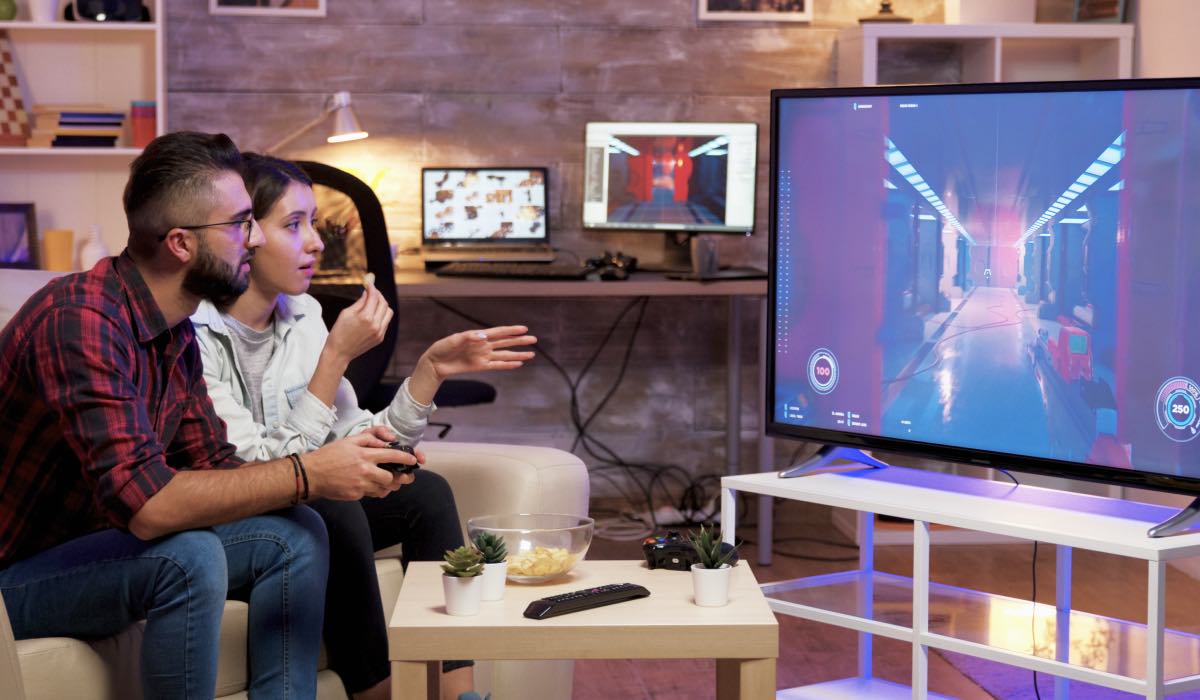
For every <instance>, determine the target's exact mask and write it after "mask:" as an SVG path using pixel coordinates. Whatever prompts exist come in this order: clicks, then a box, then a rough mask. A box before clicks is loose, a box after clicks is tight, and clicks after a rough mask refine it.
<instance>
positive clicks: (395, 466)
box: [379, 442, 421, 474]
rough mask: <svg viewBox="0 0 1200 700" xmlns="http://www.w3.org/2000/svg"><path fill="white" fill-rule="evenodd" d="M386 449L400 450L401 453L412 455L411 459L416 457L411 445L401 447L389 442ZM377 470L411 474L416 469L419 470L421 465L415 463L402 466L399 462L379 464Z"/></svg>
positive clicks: (398, 444) (397, 443) (396, 443)
mask: <svg viewBox="0 0 1200 700" xmlns="http://www.w3.org/2000/svg"><path fill="white" fill-rule="evenodd" d="M388 447H390V448H392V449H393V450H400V451H401V452H407V453H409V454H410V455H412V456H413V457H416V456H417V453H416V451H415V450H413V448H412V445H402V444H400V443H399V442H389V443H388ZM379 468H380V469H386V470H388V471H390V472H395V473H397V474H412V473H413V472H414V471H416V470H417V469H420V468H421V465H420V464H416V463H413V464H402V463H400V462H381V463H380V464H379Z"/></svg>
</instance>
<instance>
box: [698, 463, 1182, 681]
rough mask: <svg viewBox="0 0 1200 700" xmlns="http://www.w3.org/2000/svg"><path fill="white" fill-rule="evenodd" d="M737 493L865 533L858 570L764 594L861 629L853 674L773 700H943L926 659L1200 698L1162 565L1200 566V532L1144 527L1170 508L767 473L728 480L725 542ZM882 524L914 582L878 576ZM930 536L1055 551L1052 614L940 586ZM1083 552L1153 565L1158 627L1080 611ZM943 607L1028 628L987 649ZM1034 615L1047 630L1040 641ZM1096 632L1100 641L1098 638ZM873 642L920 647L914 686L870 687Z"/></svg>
mask: <svg viewBox="0 0 1200 700" xmlns="http://www.w3.org/2000/svg"><path fill="white" fill-rule="evenodd" d="M739 491H741V492H747V493H755V494H759V495H763V496H772V497H777V498H788V499H792V500H797V501H805V502H809V503H819V504H823V505H828V506H833V507H836V508H848V509H851V510H855V511H858V520H859V531H860V532H861V533H862V536H861V537H860V542H861V548H860V550H859V568H858V569H857V570H854V571H847V572H842V573H835V574H827V575H823V576H814V577H810V578H805V579H797V580H793V581H783V582H778V583H769V584H764V585H763V592H764V593H765V594H766V595H767V600H768V602H769V603H770V605H771V608H772V609H773V610H774V611H775V612H777V613H780V614H784V615H794V616H797V617H803V618H805V619H809V620H815V621H818V622H825V623H828V624H832V625H837V626H839V627H845V628H849V629H854V630H858V631H859V633H860V634H859V645H858V677H856V678H850V679H844V680H840V681H833V682H831V683H822V684H819V685H814V686H806V687H804V688H794V689H791V690H781V691H779V693H778V695H777V697H778V698H781V699H782V698H786V699H787V700H798V699H800V698H830V697H838V698H842V697H863V698H882V697H889V698H890V697H908V696H909V695H910V693H911V697H913V698H916V699H923V698H927V697H937V696H931V695H930V694H929V691H928V650H929V649H930V648H933V649H942V650H945V651H951V652H956V653H959V654H965V655H968V656H975V657H980V658H985V659H989V660H992V661H998V662H1001V663H1006V664H1010V665H1013V666H1018V667H1021V668H1025V669H1030V670H1034V671H1038V672H1041V673H1046V674H1049V675H1052V676H1054V677H1055V697H1056V698H1058V699H1059V700H1063V699H1064V698H1067V697H1068V692H1069V689H1068V679H1073V680H1077V681H1082V682H1085V683H1091V684H1095V685H1099V686H1104V687H1108V688H1114V689H1117V690H1121V691H1125V692H1128V693H1134V694H1137V695H1142V696H1145V697H1147V698H1163V697H1166V696H1167V695H1168V694H1173V693H1180V692H1184V691H1187V690H1196V689H1200V637H1197V636H1195V635H1189V634H1184V633H1180V632H1175V631H1172V630H1167V629H1165V626H1164V614H1163V609H1164V605H1165V597H1166V596H1165V594H1166V565H1167V562H1168V561H1171V560H1176V559H1183V558H1187V557H1194V556H1200V533H1195V534H1184V535H1178V536H1174V537H1166V538H1150V537H1148V536H1147V535H1146V529H1147V527H1148V526H1150V525H1153V524H1154V523H1157V522H1161V521H1162V520H1164V519H1165V518H1166V517H1169V516H1170V515H1171V514H1172V513H1174V512H1175V511H1174V510H1172V509H1170V508H1164V507H1161V506H1153V505H1146V504H1141V503H1133V502H1129V501H1121V500H1117V499H1110V498H1102V497H1098V496H1088V495H1082V494H1074V493H1067V492H1063V491H1054V490H1050V489H1042V488H1037V487H1033V486H1019V487H1018V486H1015V485H1013V484H1004V483H1000V482H993V481H987V480H984V479H972V478H969V477H963V476H956V475H953V474H940V473H933V472H922V471H917V470H913V469H906V468H903V467H888V468H886V469H870V470H864V471H856V472H848V473H826V474H814V475H811V476H804V477H800V478H793V479H781V478H779V476H778V472H768V473H765V474H749V475H743V476H727V477H724V478H722V479H721V523H722V527H723V529H724V530H723V532H724V538H725V541H727V542H731V541H732V540H733V536H734V532H735V531H736V527H737V522H736V517H737V515H736V512H735V511H736V507H735V506H736V495H737V493H738V492H739ZM874 514H882V515H890V516H895V517H899V518H906V519H909V520H912V521H913V577H912V578H911V579H909V578H907V577H902V576H895V575H892V574H886V573H882V572H877V571H875V566H874V542H873V533H874ZM931 525H949V526H952V527H958V528H965V529H968V530H975V531H979V532H987V533H993V534H999V535H1006V536H1009V537H1015V538H1020V539H1024V540H1036V541H1038V542H1045V543H1048V544H1053V545H1056V547H1057V555H1058V556H1057V565H1056V573H1057V576H1056V586H1055V605H1054V606H1050V605H1045V604H1038V605H1036V606H1035V605H1034V604H1033V603H1031V602H1030V601H1027V600H1018V599H1013V598H1008V597H1005V596H998V595H993V594H988V593H981V592H977V591H969V590H965V589H962V588H956V587H952V586H946V585H943V584H938V583H934V582H931V581H930V580H929V544H930V542H929V530H930V526H931ZM1074 548H1081V549H1087V550H1092V551H1097V552H1106V553H1109V554H1115V555H1118V556H1123V557H1131V558H1134V559H1142V560H1145V561H1146V563H1147V590H1148V594H1147V601H1146V609H1147V620H1148V621H1149V624H1146V625H1143V624H1140V623H1133V622H1127V621H1123V620H1115V619H1112V618H1107V617H1101V616H1097V615H1091V614H1088V613H1083V612H1079V611H1072V610H1071V552H1072V549H1074ZM941 603H947V604H950V603H953V604H954V605H955V606H956V608H955V609H958V610H963V611H965V612H963V613H962V614H964V615H973V614H978V615H981V616H987V615H991V614H996V613H998V612H1000V613H1003V612H1005V611H1007V612H1011V613H1013V614H1014V615H1024V616H1025V618H1024V619H1026V620H1029V624H1028V625H1020V626H1019V628H1015V627H1013V626H1012V625H1009V626H1004V633H1005V634H1004V635H1003V638H1002V639H1000V638H989V637H988V631H989V629H990V628H989V627H988V626H987V625H982V626H981V630H980V631H978V632H975V631H972V632H958V633H957V634H956V630H955V629H953V627H954V625H953V619H952V618H950V619H943V618H946V617H947V616H937V617H938V620H937V621H936V622H933V623H931V616H930V610H931V608H936V607H938V606H939V604H941ZM1035 614H1036V619H1037V627H1038V630H1039V632H1038V636H1037V637H1036V638H1031V630H1032V628H1033V626H1034V625H1033V618H1032V617H1031V616H1032V615H1035ZM1022 629H1023V630H1024V632H1021V630H1022ZM1097 630H1103V631H1104V634H1103V635H1101V636H1100V637H1097V636H1096V632H1097ZM872 635H882V636H885V637H889V638H892V639H897V640H901V641H906V642H909V643H910V644H912V648H913V654H912V679H913V680H912V687H911V689H909V688H904V687H902V686H897V685H896V684H894V683H889V682H887V681H883V680H879V679H875V678H873V677H872V670H871V643H872ZM1097 639H1100V640H1101V641H1100V643H1101V647H1100V648H1099V649H1097V646H1096V645H1097ZM1131 651H1132V653H1131ZM1031 652H1032V653H1031ZM1143 653H1144V659H1145V661H1144V664H1137V663H1136V662H1134V663H1131V662H1130V659H1129V657H1131V656H1136V655H1141V654H1143ZM1085 657H1086V658H1085Z"/></svg>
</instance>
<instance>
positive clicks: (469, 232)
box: [421, 167, 549, 245]
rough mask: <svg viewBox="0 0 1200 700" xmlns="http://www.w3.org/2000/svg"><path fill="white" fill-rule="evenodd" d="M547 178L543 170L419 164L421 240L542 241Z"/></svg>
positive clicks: (546, 224)
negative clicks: (427, 165)
mask: <svg viewBox="0 0 1200 700" xmlns="http://www.w3.org/2000/svg"><path fill="white" fill-rule="evenodd" d="M546 180H547V177H546V169H545V168H524V167H523V168H507V167H506V168H495V167H494V168H463V167H455V168H446V167H443V168H423V169H422V170H421V202H422V206H421V214H422V215H421V220H422V225H421V239H422V242H423V243H424V244H426V245H431V244H434V245H436V244H442V243H452V242H457V241H480V240H486V241H489V242H493V243H500V244H505V243H516V244H532V243H544V242H546V240H547V238H548V235H549V220H548V216H547V214H546Z"/></svg>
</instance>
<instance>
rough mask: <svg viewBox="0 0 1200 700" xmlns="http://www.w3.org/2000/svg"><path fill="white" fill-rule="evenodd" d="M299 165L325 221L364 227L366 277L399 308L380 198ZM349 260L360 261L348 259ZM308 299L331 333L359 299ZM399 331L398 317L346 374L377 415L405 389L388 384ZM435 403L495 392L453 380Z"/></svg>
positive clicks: (349, 180)
mask: <svg viewBox="0 0 1200 700" xmlns="http://www.w3.org/2000/svg"><path fill="white" fill-rule="evenodd" d="M296 164H297V165H299V166H300V167H301V168H302V169H303V170H304V172H305V173H307V174H308V176H309V177H310V178H312V181H313V184H314V185H316V187H314V188H313V189H314V190H315V191H316V195H317V202H318V208H317V210H318V212H320V213H321V214H322V216H328V215H331V212H332V215H335V216H336V217H337V218H338V223H340V224H344V225H346V227H347V228H348V229H351V230H352V229H353V228H355V227H354V221H355V219H357V221H358V223H359V227H360V228H361V229H362V248H363V253H364V256H363V260H362V263H365V267H366V272H372V273H374V274H375V288H376V289H378V290H379V292H380V293H381V294H383V298H384V299H386V300H387V302H388V303H389V304H391V306H392V308H393V309H396V308H398V304H399V296H398V295H397V293H396V279H395V276H394V275H395V273H394V272H393V269H392V250H391V246H390V245H389V243H388V237H387V224H386V223H385V221H384V218H383V207H381V206H380V204H379V199H378V198H377V197H376V196H375V192H374V191H372V190H371V187H370V186H369V185H367V183H365V182H363V181H362V180H359V179H358V178H357V177H355V176H353V175H351V174H350V173H348V172H346V171H344V170H340V169H338V168H335V167H333V166H331V165H325V164H324V163H316V162H313V161H304V160H302V161H296ZM322 187H324V188H329V189H330V190H333V191H334V192H336V193H340V194H342V195H344V196H345V197H347V198H349V200H350V201H349V203H347V202H345V201H339V202H336V203H335V205H333V206H330V205H329V202H323V201H322V200H329V199H331V197H330V193H329V192H322ZM334 198H336V196H335V197H334ZM336 199H340V198H336ZM347 257H348V258H352V257H356V256H350V255H347ZM360 264H361V263H360ZM352 271H353V270H352ZM309 293H310V294H312V295H313V297H314V298H316V299H317V301H319V302H321V308H322V317H323V319H324V321H325V325H326V327H329V328H332V327H333V323H334V322H335V321H337V317H338V314H340V313H341V312H342V309H345V308H346V307H347V306H349V305H350V304H353V303H354V300H355V298H357V297H353V296H345V295H339V294H334V293H330V292H327V291H323V290H322V289H321V288H320V285H319V284H318V285H314V286H313V287H311V288H310V291H309ZM399 328H400V317H399V316H398V315H396V316H393V317H392V321H391V323H390V324H388V329H387V333H386V334H385V335H384V338H383V342H381V343H380V344H379V345H376V346H375V347H373V348H371V349H370V350H368V351H367V352H365V353H363V354H362V355H360V356H358V357H357V358H355V359H354V361H353V362H351V363H350V367H349V368H348V369H347V370H346V379H348V380H350V384H351V385H352V386H353V387H354V392H355V393H356V394H357V395H358V403H359V405H360V406H362V407H363V408H364V409H366V410H368V411H371V412H373V413H374V412H377V411H382V410H383V409H384V408H386V407H387V405H388V404H389V403H391V400H392V397H393V396H395V395H396V391H397V390H398V389H399V388H400V385H399V384H393V383H389V382H384V381H383V377H384V375H385V374H386V373H387V368H388V364H389V363H390V362H391V358H392V353H393V352H394V351H395V349H396V335H397V333H398V332H399ZM433 400H434V403H436V404H437V405H438V406H441V407H451V406H469V405H474V404H480V403H491V402H493V401H495V400H496V389H495V387H493V386H492V385H490V384H488V383H487V382H481V381H477V380H473V379H451V380H447V381H445V382H442V386H441V387H440V388H439V389H438V392H437V394H436V395H435V396H434V399H433ZM430 425H432V426H436V427H440V428H441V431H440V432H439V433H438V437H445V435H446V433H447V432H449V430H450V426H449V425H448V424H446V423H433V422H431V423H430Z"/></svg>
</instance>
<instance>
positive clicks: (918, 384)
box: [766, 79, 1200, 503]
mask: <svg viewBox="0 0 1200 700" xmlns="http://www.w3.org/2000/svg"><path fill="white" fill-rule="evenodd" d="M771 113H772V117H771V137H772V138H771V165H770V187H771V192H770V214H769V217H770V218H769V228H770V246H769V248H770V263H769V264H770V269H769V273H770V278H769V314H770V318H771V324H770V328H771V337H770V346H769V348H770V351H769V352H768V382H767V385H768V392H769V395H768V397H767V414H768V415H767V416H766V418H767V421H766V425H767V431H768V433H769V434H771V435H775V436H781V437H791V438H800V439H805V440H813V441H818V442H823V443H826V444H827V445H830V446H843V447H851V448H877V449H883V450H891V451H899V452H907V453H914V454H919V455H923V456H928V457H933V458H937V459H943V460H950V461H956V462H963V463H969V464H979V465H985V466H994V467H1002V468H1010V467H1011V468H1014V469H1019V470H1024V471H1030V472H1036V473H1042V474H1050V475H1055V476H1063V477H1069V478H1081V479H1088V480H1097V481H1104V482H1110V483H1119V484H1126V485H1130V486H1136V487H1143V488H1152V489H1159V490H1169V491H1178V492H1184V493H1190V494H1194V495H1200V439H1197V436H1198V435H1200V410H1198V409H1200V384H1198V382H1200V184H1198V183H1200V79H1172V80H1113V81H1088V82H1055V83H996V84H985V85H929V86H904V87H899V86H896V87H870V88H832V89H804V90H776V91H773V92H772V93H771ZM1198 503H1200V501H1198Z"/></svg>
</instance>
